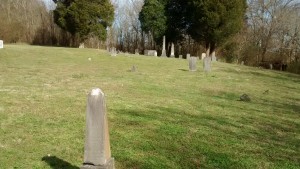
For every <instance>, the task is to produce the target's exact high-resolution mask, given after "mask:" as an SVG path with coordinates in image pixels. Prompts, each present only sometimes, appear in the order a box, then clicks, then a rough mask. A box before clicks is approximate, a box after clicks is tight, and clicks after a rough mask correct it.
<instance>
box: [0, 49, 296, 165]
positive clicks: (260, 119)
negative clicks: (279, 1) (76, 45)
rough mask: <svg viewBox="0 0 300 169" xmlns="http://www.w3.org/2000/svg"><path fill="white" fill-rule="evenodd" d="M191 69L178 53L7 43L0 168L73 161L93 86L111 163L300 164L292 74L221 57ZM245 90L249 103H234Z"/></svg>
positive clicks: (1, 61)
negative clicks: (101, 104)
mask: <svg viewBox="0 0 300 169" xmlns="http://www.w3.org/2000/svg"><path fill="white" fill-rule="evenodd" d="M88 58H91V59H92V60H91V61H89V60H88ZM132 65H136V66H137V71H136V72H130V71H128V70H130V69H131V67H132ZM198 68H199V70H198V71H197V72H189V71H188V65H187V61H186V60H179V59H169V58H153V57H146V56H134V55H130V56H125V55H119V56H117V57H110V56H109V54H108V53H107V52H105V51H100V50H95V49H69V48H54V47H37V46H26V45H5V48H4V49H1V50H0V125H1V128H0V168H22V169H24V168H28V169H31V168H49V169H50V168H53V169H58V168H70V169H78V168H79V167H80V166H81V163H82V162H83V150H84V149H83V147H84V130H85V111H86V98H87V94H88V92H89V91H90V90H91V89H92V88H94V87H99V88H101V89H102V90H103V91H104V93H105V94H106V103H107V110H108V113H109V115H108V116H109V127H110V139H111V150H112V156H113V157H114V158H115V160H116V168H117V169H123V168H124V169H125V168H126V169H127V168H153V169H158V168H168V169H171V168H172V169H176V168H184V169H187V168H222V169H223V168H278V169H282V168H300V151H299V150H300V76H299V75H294V74H289V73H284V72H277V71H269V70H261V69H257V68H250V67H245V66H238V65H231V64H225V63H213V72H211V73H209V74H205V73H203V71H202V70H201V68H202V62H198ZM266 90H268V91H269V92H267V93H264V92H265V91H266ZM243 93H246V94H248V95H249V96H250V97H251V99H252V101H251V102H241V101H237V100H238V99H239V97H240V95H242V94H243ZM48 155H49V157H48Z"/></svg>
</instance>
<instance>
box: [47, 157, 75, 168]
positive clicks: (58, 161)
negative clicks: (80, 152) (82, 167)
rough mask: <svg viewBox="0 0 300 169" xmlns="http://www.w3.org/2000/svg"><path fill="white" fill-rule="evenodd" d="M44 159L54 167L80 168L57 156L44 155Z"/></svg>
mask: <svg viewBox="0 0 300 169" xmlns="http://www.w3.org/2000/svg"><path fill="white" fill-rule="evenodd" d="M42 161H45V162H46V163H48V165H49V166H50V167H51V168H53V169H62V168H63V169H79V167H77V166H74V165H72V164H70V163H69V162H67V161H65V160H62V159H60V158H57V157H56V156H44V157H43V158H42Z"/></svg>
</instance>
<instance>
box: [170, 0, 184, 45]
mask: <svg viewBox="0 0 300 169" xmlns="http://www.w3.org/2000/svg"><path fill="white" fill-rule="evenodd" d="M186 7H187V1H186V0H168V1H167V3H166V8H165V9H166V16H167V30H166V37H167V40H168V41H171V42H178V41H181V40H183V38H184V35H186V28H187V22H186V19H185V18H186V14H187V11H186V9H187V8H186Z"/></svg>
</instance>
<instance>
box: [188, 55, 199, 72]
mask: <svg viewBox="0 0 300 169" xmlns="http://www.w3.org/2000/svg"><path fill="white" fill-rule="evenodd" d="M189 69H190V71H191V72H195V71H197V57H194V56H192V57H190V59H189Z"/></svg>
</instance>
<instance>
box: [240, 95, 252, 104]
mask: <svg viewBox="0 0 300 169" xmlns="http://www.w3.org/2000/svg"><path fill="white" fill-rule="evenodd" d="M240 101H243V102H250V101H251V99H250V97H249V96H248V95H247V94H243V95H241V96H240Z"/></svg>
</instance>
